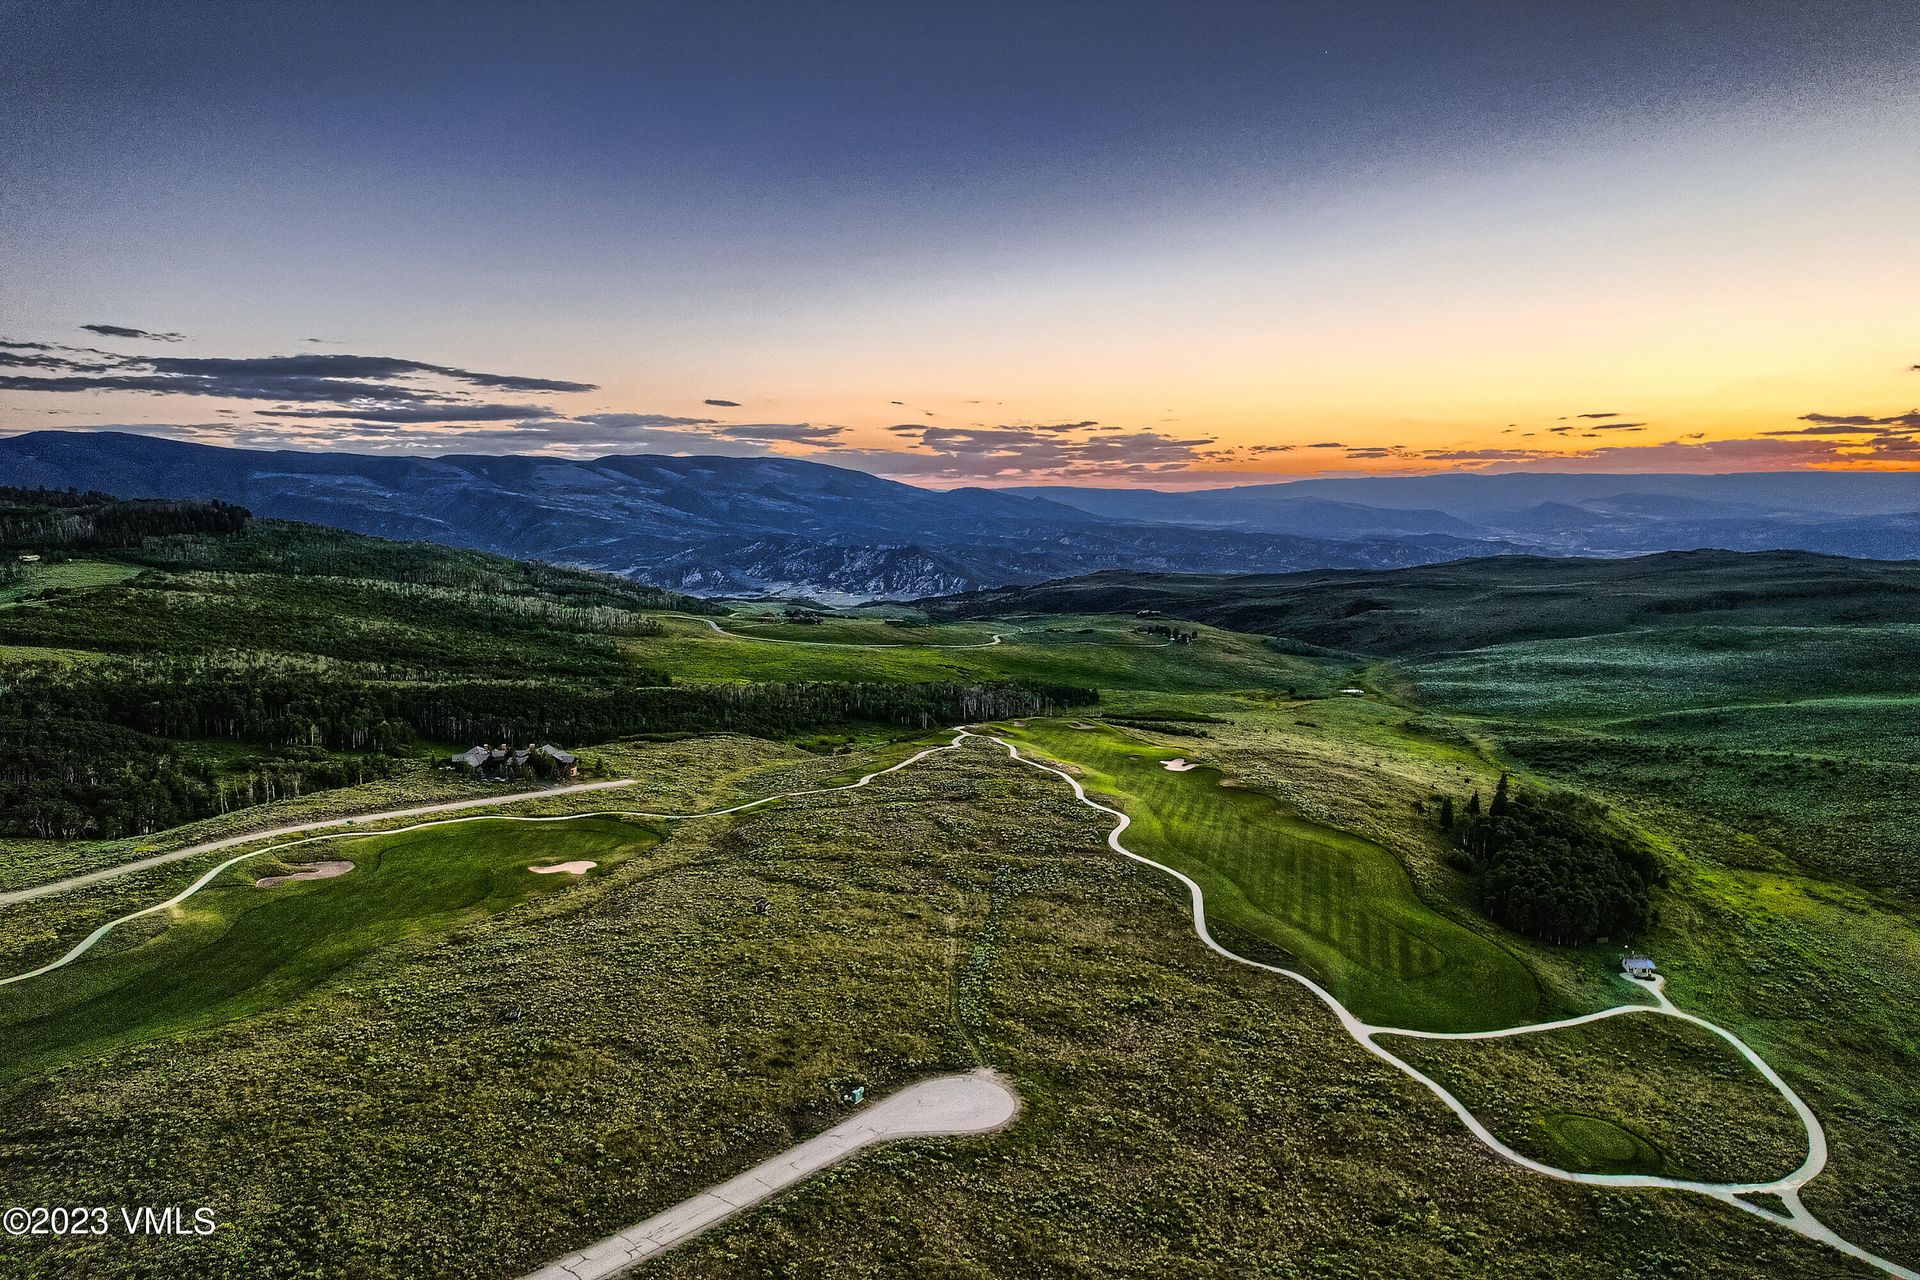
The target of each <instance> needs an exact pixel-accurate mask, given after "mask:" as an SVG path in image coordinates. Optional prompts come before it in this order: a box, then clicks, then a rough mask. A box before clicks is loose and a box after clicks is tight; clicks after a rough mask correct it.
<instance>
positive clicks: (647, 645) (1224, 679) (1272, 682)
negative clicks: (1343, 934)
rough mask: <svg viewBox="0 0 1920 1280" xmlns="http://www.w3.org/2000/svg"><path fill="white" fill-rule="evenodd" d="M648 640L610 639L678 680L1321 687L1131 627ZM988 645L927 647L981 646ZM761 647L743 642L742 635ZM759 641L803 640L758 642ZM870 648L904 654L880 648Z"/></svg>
mask: <svg viewBox="0 0 1920 1280" xmlns="http://www.w3.org/2000/svg"><path fill="white" fill-rule="evenodd" d="M664 622H665V626H666V630H665V632H664V634H661V635H657V636H642V637H635V638H632V639H627V640H624V641H622V647H623V649H624V650H625V652H626V653H628V654H629V655H630V656H631V657H632V659H633V661H634V662H635V663H637V664H639V665H642V666H645V667H647V668H650V669H656V670H660V671H664V672H667V673H668V674H670V675H672V676H673V677H674V678H675V679H683V680H688V681H704V680H717V681H752V680H777V681H804V680H849V681H859V680H897V681H909V682H911V681H921V680H958V681H975V680H1028V681H1037V682H1043V683H1044V682H1065V683H1071V684H1082V685H1093V686H1095V687H1097V688H1100V689H1102V690H1106V689H1115V690H1173V691H1189V690H1209V689H1214V690H1228V689H1244V688H1265V687H1278V688H1286V687H1288V686H1294V687H1299V688H1312V689H1319V688H1324V687H1325V684H1326V680H1327V675H1326V673H1325V672H1324V671H1322V670H1321V669H1320V668H1318V667H1316V666H1314V665H1313V664H1311V663H1309V662H1306V661H1304V660H1302V659H1299V658H1294V657H1290V656H1288V655H1286V654H1283V653H1280V652H1278V651H1277V650H1275V649H1274V648H1273V647H1272V646H1270V645H1268V644H1267V643H1266V642H1264V641H1263V640H1261V639H1260V638H1259V637H1257V636H1243V635H1236V634H1233V633H1231V632H1222V631H1217V630H1214V629H1212V628H1202V629H1201V630H1202V632H1203V634H1202V636H1201V638H1200V639H1199V640H1198V641H1196V642H1195V643H1194V644H1191V645H1168V644H1165V643H1164V642H1163V641H1162V640H1160V639H1156V638H1154V637H1150V636H1142V635H1137V634H1135V633H1134V632H1133V631H1132V630H1131V628H1132V626H1133V625H1134V622H1135V620H1134V619H1131V618H1112V617H1106V618H1097V617H1086V618H1082V617H1047V618H1033V619H1025V618H1014V619H1010V620H1008V621H1007V622H1005V623H998V622H996V623H992V624H985V623H982V624H973V623H967V624H941V625H929V626H923V627H915V628H911V629H900V628H895V627H890V626H887V625H886V624H885V623H884V622H881V621H877V620H874V619H871V618H861V617H854V618H845V619H842V618H832V619H829V620H828V621H825V622H822V623H820V624H819V625H816V626H805V625H793V624H789V623H784V622H782V623H773V624H768V623H761V622H756V621H754V620H753V613H752V611H748V615H747V616H746V617H744V618H742V617H735V618H732V619H727V620H724V621H722V623H721V625H722V626H724V627H727V628H729V629H732V630H737V631H738V632H739V633H740V634H738V635H717V634H715V633H714V631H713V630H712V628H710V627H709V626H708V625H707V623H706V621H705V620H704V619H690V618H667V619H664ZM995 632H1000V633H1002V634H1005V635H1006V636H1007V638H1006V640H1005V641H1004V642H1003V643H1001V644H997V645H993V646H992V647H990V648H975V649H949V648H933V647H931V646H933V645H935V644H942V645H951V644H985V643H986V641H987V640H988V639H990V638H991V636H992V635H993V634H994V633H995ZM749 635H751V636H758V637H762V639H757V640H756V639H746V638H744V637H746V636H749ZM766 639H786V640H794V641H802V642H804V643H790V644H768V643H765V642H764V641H765V640H766ZM876 644H898V645H902V646H905V647H902V648H895V649H883V648H877V647H873V646H874V645H876Z"/></svg>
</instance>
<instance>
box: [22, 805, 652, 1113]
mask: <svg viewBox="0 0 1920 1280" xmlns="http://www.w3.org/2000/svg"><path fill="white" fill-rule="evenodd" d="M659 838H660V837H659V834H658V833H657V832H655V831H653V830H652V829H650V828H648V827H644V826H641V825H639V824H637V823H633V822H629V821H625V820H623V819H619V818H579V819H575V820H573V821H570V822H541V823H526V822H511V821H505V820H501V819H496V818H482V819H477V820H474V821H463V822H454V823H448V824H444V825H440V826H432V827H423V828H421V829H419V830H417V831H406V832H396V833H394V834H390V835H371V836H358V837H355V838H352V839H345V840H328V841H322V842H319V843H314V844H305V845H299V846H296V847H293V848H289V849H288V850H286V852H285V854H284V855H283V856H284V857H285V858H287V859H289V860H293V861H302V860H313V861H319V860H328V859H345V860H347V861H350V862H352V863H353V864H354V867H353V870H352V871H350V872H348V873H346V874H345V875H341V876H338V877H335V878H332V879H325V880H299V881H293V882H290V883H286V884H281V885H278V886H276V887H274V888H270V889H260V888H255V887H254V881H255V880H256V879H259V878H260V877H262V876H266V875H268V874H270V873H273V872H276V871H280V870H282V869H283V868H282V864H280V863H276V862H274V861H273V860H272V859H273V855H263V856H261V857H258V858H254V859H251V860H249V861H246V862H242V863H240V864H238V865H237V866H235V867H233V868H232V869H230V870H229V871H227V872H226V873H225V874H223V875H222V876H220V878H219V879H217V880H216V881H214V882H213V883H212V884H209V885H208V886H207V887H206V888H204V889H202V890H201V891H200V892H198V893H196V894H194V895H193V896H192V897H190V898H188V899H187V900H186V901H185V902H184V903H182V904H181V905H180V906H179V907H177V908H175V909H174V910H173V911H172V912H171V913H170V914H169V915H168V916H165V917H163V916H159V915H156V916H153V917H148V918H145V919H141V920H136V921H133V922H131V923H129V924H127V925H124V926H122V927H121V930H120V931H116V933H115V934H112V935H109V937H108V938H107V939H106V940H105V941H103V942H102V943H101V945H100V946H99V947H98V948H96V950H95V951H94V952H92V953H89V954H88V955H85V956H83V957H81V958H80V959H79V960H77V961H76V962H75V963H73V964H72V965H70V966H68V967H66V968H64V969H58V970H55V971H54V972H52V973H49V974H47V975H45V976H44V977H41V978H36V979H35V980H34V981H32V982H28V983H21V984H19V985H17V986H12V987H6V988H0V1078H4V1077H7V1076H12V1075H16V1074H19V1073H21V1072H23V1071H26V1070H28V1069H32V1068H38V1067H45V1066H49V1065H52V1064H54V1063H57V1062H59V1061H63V1060H67V1059H70V1058H73V1057H75V1056H81V1055H92V1054H96V1053H99V1052H101V1051H103V1050H106V1049H109V1048H112V1047H114V1046H116V1045H121V1044H128V1043H133V1042H136V1041H140V1040H148V1039H152V1038H154V1037H157V1036H161V1035H167V1034H170V1033H173V1032H178V1031H183V1030H188V1029H190V1028H193V1027H196V1026H204V1025H207V1024H210V1023H215V1022H223V1021H227V1020H229V1019H233V1018H238V1017H243V1016H245V1015H247V1014H250V1013H255V1012H258V1011H260V1010H262V1009H266V1008H270V1007H272V1006H275V1005H278V1004H281V1003H284V1002H285V1001H287V1000H289V999H291V998H293V997H294V996H297V995H299V994H300V993H301V992H304V991H306V990H308V989H310V988H312V987H313V986H314V985H316V984H317V983H319V982H321V981H322V980H324V979H326V978H327V977H329V976H331V975H332V974H334V973H336V972H338V971H340V970H341V969H344V968H346V967H347V966H348V965H350V964H352V963H353V962H354V961H356V960H358V959H360V958H361V957H362V956H364V955H366V954H367V953H368V952H370V951H372V950H374V949H375V948H377V947H381V946H384V945H386V944H388V943H392V942H396V941H400V940H402V939H405V938H410V937H421V936H424V935H430V934H434V933H440V932H444V931H446V930H448V929H451V928H454V927H456V926H458V925H460V924H462V923H464V922H466V921H469V920H474V919H479V918H481V917H484V916H488V915H494V914H497V913H499V912H501V911H505V910H507V909H508V908H510V907H512V906H514V905H516V904H517V903H520V902H522V901H524V900H526V899H528V898H532V897H537V896H542V895H545V894H551V893H557V892H563V891H564V890H565V889H566V887H567V886H568V885H569V884H571V883H574V882H575V881H576V880H577V877H574V876H568V875H539V874H536V873H534V872H532V871H529V870H528V869H527V868H528V866H529V864H534V863H537V864H540V865H549V864H552V863H557V862H571V861H576V860H579V861H590V862H594V863H597V864H598V866H597V867H596V868H595V869H594V870H593V871H590V872H588V873H587V874H588V875H600V874H604V873H605V871H606V870H607V869H608V868H609V867H611V866H614V865H617V864H618V863H619V862H620V861H621V860H623V859H625V858H627V857H630V856H632V855H633V854H634V853H636V852H639V851H641V850H643V849H646V848H648V847H650V846H651V845H653V844H655V843H657V842H658V841H659Z"/></svg>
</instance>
